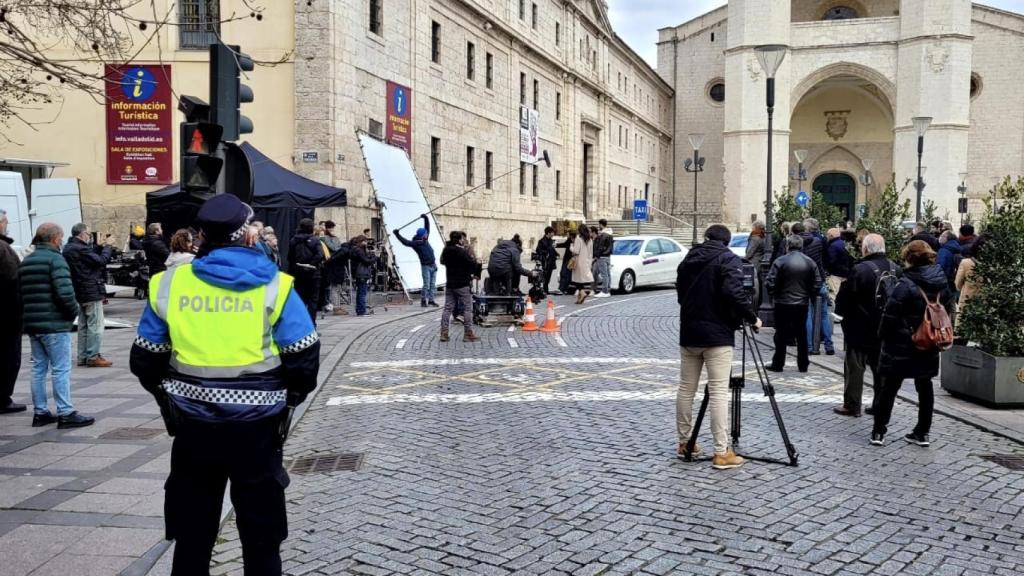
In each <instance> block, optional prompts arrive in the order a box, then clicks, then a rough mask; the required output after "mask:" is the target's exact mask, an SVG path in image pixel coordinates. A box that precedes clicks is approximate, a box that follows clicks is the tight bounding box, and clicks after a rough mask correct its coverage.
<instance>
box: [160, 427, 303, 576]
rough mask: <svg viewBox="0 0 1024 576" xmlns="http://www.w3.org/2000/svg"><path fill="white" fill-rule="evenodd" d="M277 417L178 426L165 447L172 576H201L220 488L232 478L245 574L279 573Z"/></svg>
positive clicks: (284, 480) (206, 569)
mask: <svg viewBox="0 0 1024 576" xmlns="http://www.w3.org/2000/svg"><path fill="white" fill-rule="evenodd" d="M278 423H279V420H278V419H277V418H272V419H266V420H262V421H258V422H250V423H245V422H242V423H222V424H207V423H200V422H196V421H186V422H183V423H182V424H181V425H180V427H179V430H178V433H177V436H176V437H175V438H174V445H173V447H172V448H171V474H170V477H169V478H168V479H167V485H166V497H165V500H164V518H165V520H166V525H167V538H168V539H169V540H171V539H173V540H175V548H174V567H173V568H172V571H171V575H172V576H207V575H209V573H210V556H211V554H212V552H213V547H214V544H215V543H216V540H217V533H218V531H219V529H220V514H221V503H222V502H223V500H224V489H225V485H226V483H227V481H228V480H230V481H231V502H232V504H233V506H234V514H235V520H236V522H237V524H238V533H239V536H240V538H241V540H242V559H243V562H244V564H245V576H280V574H281V552H280V548H281V542H283V541H284V539H285V537H287V535H288V518H287V515H286V513H285V500H284V489H285V488H286V487H287V486H288V474H287V473H286V472H285V470H284V468H283V466H282V461H281V460H282V456H281V449H280V447H279V446H278V444H279V441H278V437H277V429H278Z"/></svg>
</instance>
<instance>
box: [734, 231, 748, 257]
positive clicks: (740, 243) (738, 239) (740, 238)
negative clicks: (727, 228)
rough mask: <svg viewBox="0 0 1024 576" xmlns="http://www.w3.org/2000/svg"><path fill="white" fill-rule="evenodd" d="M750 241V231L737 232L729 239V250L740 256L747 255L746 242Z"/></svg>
mask: <svg viewBox="0 0 1024 576" xmlns="http://www.w3.org/2000/svg"><path fill="white" fill-rule="evenodd" d="M749 241H750V232H737V233H735V234H733V235H732V240H730V241H729V250H732V253H733V254H735V255H737V256H739V257H740V258H746V257H747V242H749Z"/></svg>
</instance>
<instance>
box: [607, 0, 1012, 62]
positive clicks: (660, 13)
mask: <svg viewBox="0 0 1024 576" xmlns="http://www.w3.org/2000/svg"><path fill="white" fill-rule="evenodd" d="M981 3H982V4H987V5H989V6H995V7H996V8H1002V9H1003V10H1010V11H1013V12H1019V13H1024V0H985V1H984V2H981ZM723 4H725V0H608V15H609V16H610V17H611V20H612V25H613V26H614V27H615V32H616V33H618V35H619V36H622V37H623V38H625V39H626V42H628V43H629V45H630V47H632V48H633V50H636V51H637V52H638V53H639V54H640V55H641V56H643V57H644V58H646V59H647V62H649V63H650V65H651V66H657V65H658V56H657V48H656V46H655V44H656V43H657V41H658V28H666V27H668V26H677V25H679V24H682V23H683V22H686V21H687V20H690V19H691V18H695V17H697V16H700V15H701V14H704V13H705V12H708V11H710V10H713V9H715V8H718V7H719V6H721V5H723Z"/></svg>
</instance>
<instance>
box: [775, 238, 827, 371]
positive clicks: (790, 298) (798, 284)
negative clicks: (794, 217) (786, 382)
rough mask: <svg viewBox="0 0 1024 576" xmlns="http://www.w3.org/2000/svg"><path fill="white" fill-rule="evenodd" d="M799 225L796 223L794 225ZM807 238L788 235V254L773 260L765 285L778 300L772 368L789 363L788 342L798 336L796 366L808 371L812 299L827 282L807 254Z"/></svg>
mask: <svg viewBox="0 0 1024 576" xmlns="http://www.w3.org/2000/svg"><path fill="white" fill-rule="evenodd" d="M795 227H796V225H794V228H795ZM804 245H805V239H804V238H803V237H801V236H798V235H797V234H791V235H789V236H788V237H786V246H787V253H786V255H785V256H781V257H779V259H777V260H776V261H775V262H774V263H772V267H771V269H770V270H769V271H768V277H767V278H766V279H765V287H766V288H767V289H768V293H769V294H771V295H772V299H773V301H774V303H775V355H774V356H773V357H772V364H771V366H769V367H768V369H769V370H771V371H772V372H782V367H783V366H784V365H785V363H786V343H787V342H789V341H790V340H791V339H793V338H796V344H797V350H796V367H797V369H798V370H800V371H801V372H807V368H808V366H809V365H810V360H808V358H807V352H808V346H807V329H806V326H805V323H806V320H807V311H808V302H810V299H811V298H812V297H814V295H815V294H818V293H820V291H821V287H822V285H823V279H822V277H821V269H820V268H818V265H817V264H815V262H814V260H812V259H811V258H809V257H808V256H807V255H806V254H804V253H803V249H804Z"/></svg>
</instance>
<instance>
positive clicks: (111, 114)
mask: <svg viewBox="0 0 1024 576" xmlns="http://www.w3.org/2000/svg"><path fill="white" fill-rule="evenodd" d="M104 80H105V85H106V108H107V184H171V183H173V182H174V155H173V154H174V141H173V136H172V134H173V132H172V128H171V121H172V120H173V115H174V106H173V105H172V101H173V98H172V96H171V67H170V66H163V65H151V64H122V65H107V67H106V71H105V74H104Z"/></svg>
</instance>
